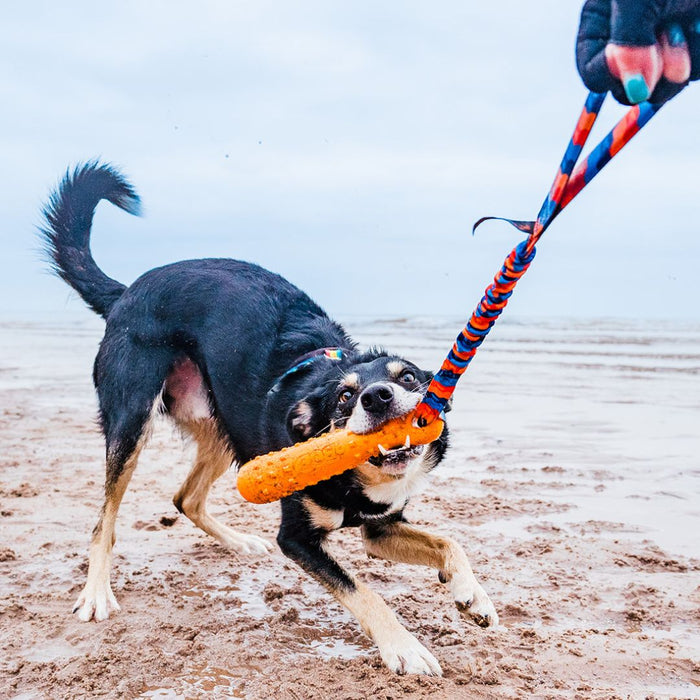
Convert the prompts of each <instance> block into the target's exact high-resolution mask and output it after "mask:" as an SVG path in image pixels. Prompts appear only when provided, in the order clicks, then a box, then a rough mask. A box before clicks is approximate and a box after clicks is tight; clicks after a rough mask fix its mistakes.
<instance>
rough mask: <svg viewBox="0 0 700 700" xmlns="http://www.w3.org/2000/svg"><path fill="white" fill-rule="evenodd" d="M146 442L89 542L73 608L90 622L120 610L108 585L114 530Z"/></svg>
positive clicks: (109, 495) (110, 494)
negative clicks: (84, 578)
mask: <svg viewBox="0 0 700 700" xmlns="http://www.w3.org/2000/svg"><path fill="white" fill-rule="evenodd" d="M147 434H148V430H145V431H144V435H147ZM145 441H146V440H145V437H142V439H141V440H140V441H139V443H138V445H137V446H136V449H135V450H134V452H133V453H132V455H131V456H130V457H129V459H128V460H127V461H126V463H125V464H124V467H123V469H122V472H121V474H120V475H119V478H118V479H117V481H116V482H115V483H114V484H113V485H112V487H111V488H108V489H107V490H106V493H105V501H104V505H103V506H102V511H101V512H100V518H99V520H98V522H97V525H96V526H95V529H94V530H93V534H92V540H91V542H90V556H89V562H88V574H87V581H86V582H85V586H84V587H83V590H82V591H81V593H80V595H79V596H78V600H77V602H76V604H75V608H74V612H77V613H78V617H79V618H80V619H81V620H83V621H84V622H88V621H89V620H90V619H92V617H93V616H94V618H95V619H96V620H105V619H107V618H108V617H109V613H110V611H111V610H119V604H118V603H117V600H116V598H115V597H114V594H113V593H112V588H111V586H110V582H109V579H110V571H111V569H112V548H113V547H114V543H115V542H116V537H115V535H114V528H115V523H116V521H117V512H118V511H119V505H120V504H121V502H122V498H123V497H124V493H125V492H126V488H127V486H128V485H129V481H130V480H131V476H132V474H133V473H134V469H136V463H137V462H138V457H139V453H140V452H141V448H142V447H143V444H144V443H145Z"/></svg>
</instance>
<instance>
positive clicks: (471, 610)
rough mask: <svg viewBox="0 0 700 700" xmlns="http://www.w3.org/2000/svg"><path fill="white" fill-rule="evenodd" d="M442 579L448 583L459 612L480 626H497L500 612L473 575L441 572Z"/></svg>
mask: <svg viewBox="0 0 700 700" xmlns="http://www.w3.org/2000/svg"><path fill="white" fill-rule="evenodd" d="M440 581H441V582H442V583H447V584H448V585H449V587H450V591H451V592H452V597H453V598H454V601H455V605H456V606H457V609H458V610H459V612H460V613H461V614H462V615H463V616H464V617H468V618H470V619H472V620H473V621H474V622H476V624H477V625H479V627H496V626H497V625H498V613H497V612H496V608H495V607H494V605H493V603H492V602H491V599H490V598H489V597H488V595H487V594H486V591H485V590H484V589H483V588H482V587H481V586H480V585H479V583H478V582H477V581H476V579H475V578H474V577H473V576H462V575H459V574H454V575H452V576H451V577H449V576H448V575H446V574H445V573H444V572H442V571H441V572H440Z"/></svg>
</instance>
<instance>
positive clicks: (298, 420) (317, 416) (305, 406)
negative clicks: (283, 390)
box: [287, 390, 327, 442]
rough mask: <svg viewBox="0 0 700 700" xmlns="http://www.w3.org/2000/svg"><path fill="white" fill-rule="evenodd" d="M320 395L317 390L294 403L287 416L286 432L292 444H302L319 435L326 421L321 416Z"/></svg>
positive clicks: (321, 397)
mask: <svg viewBox="0 0 700 700" xmlns="http://www.w3.org/2000/svg"><path fill="white" fill-rule="evenodd" d="M322 399H323V396H322V393H321V392H320V391H319V390H317V391H315V392H313V393H312V394H309V396H307V397H306V398H303V399H302V400H301V401H299V402H298V403H296V404H295V405H294V406H292V408H291V409H290V410H289V413H288V414H287V432H288V433H289V435H290V437H291V438H292V440H293V441H294V442H302V441H303V440H308V439H309V438H310V437H314V436H315V435H317V434H318V433H320V432H321V431H322V430H323V428H324V426H325V425H326V423H327V421H325V420H324V419H323V415H322V410H321V407H322Z"/></svg>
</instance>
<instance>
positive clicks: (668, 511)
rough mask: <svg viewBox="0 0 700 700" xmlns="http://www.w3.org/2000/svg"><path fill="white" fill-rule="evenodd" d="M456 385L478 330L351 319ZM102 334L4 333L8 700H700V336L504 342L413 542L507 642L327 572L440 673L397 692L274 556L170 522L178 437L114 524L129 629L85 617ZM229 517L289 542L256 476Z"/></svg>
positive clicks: (525, 330)
mask: <svg viewBox="0 0 700 700" xmlns="http://www.w3.org/2000/svg"><path fill="white" fill-rule="evenodd" d="M339 320H340V321H344V322H345V324H346V326H347V327H348V329H349V330H350V331H351V332H352V333H353V334H354V335H355V337H356V338H357V339H358V340H359V341H360V342H361V343H362V344H365V345H369V344H382V345H385V346H386V347H387V348H390V349H391V350H394V351H397V352H399V353H402V354H404V355H406V356H407V357H409V358H410V359H412V360H414V361H416V362H417V363H418V364H422V365H423V366H425V367H428V368H436V367H437V366H438V364H439V363H440V361H441V360H442V357H443V356H444V354H445V352H446V350H447V349H448V347H449V345H450V343H451V341H452V339H453V338H454V336H455V334H456V333H457V332H458V330H459V328H460V327H461V324H462V322H463V319H459V318H457V319H439V320H435V319H425V318H416V319H398V320H397V319H394V320H374V321H369V320H366V319H350V321H349V322H348V320H347V319H339ZM100 336H101V324H100V322H99V321H98V320H97V319H93V318H92V317H91V316H90V315H89V314H88V312H85V314H84V316H80V317H79V320H77V321H75V322H70V323H49V322H42V323H38V322H37V323H20V322H6V323H2V324H0V445H1V447H2V449H1V450H0V647H1V648H2V653H1V654H0V697H2V698H16V699H18V700H19V699H21V700H30V699H34V698H51V699H54V698H95V697H105V698H115V699H116V698H178V699H179V698H182V699H185V698H186V699H189V698H226V697H234V698H251V699H260V700H262V699H267V698H279V699H281V700H304V699H306V698H334V699H336V700H360V699H363V698H372V699H373V700H374V699H376V700H389V699H398V698H416V699H421V698H431V700H440V699H442V698H489V699H496V698H581V699H588V698H600V699H603V698H605V699H613V698H635V699H636V698H655V699H661V698H698V697H700V534H699V533H700V419H699V416H700V325H698V324H697V323H696V324H682V323H670V322H669V323H642V322H633V321H623V322H613V321H609V320H591V321H577V322H570V321H553V320H548V321H546V322H541V321H540V322H538V321H536V320H530V321H527V322H525V321H522V322H516V321H514V320H512V319H508V318H506V319H504V320H503V321H502V322H501V323H499V325H498V327H497V328H496V329H495V330H494V331H493V333H492V335H491V336H490V337H489V339H488V340H487V341H486V343H485V344H484V347H483V348H482V349H481V350H480V352H479V354H478V355H477V357H476V359H475V361H474V363H473V366H472V367H471V368H470V370H469V373H468V375H467V376H465V378H464V379H463V380H462V383H461V385H460V387H459V389H458V390H457V394H456V399H455V406H454V410H453V412H452V413H451V414H450V415H449V423H450V427H451V431H452V447H451V450H450V453H449V456H448V458H447V459H446V460H445V461H444V462H443V464H442V465H441V466H440V467H439V469H438V470H436V472H434V474H433V476H432V479H431V483H430V487H429V488H428V490H427V491H426V492H425V493H424V494H422V495H421V496H420V497H418V498H416V499H415V500H414V501H412V502H411V504H410V505H409V507H408V510H407V516H408V517H409V519H411V520H412V521H413V522H415V523H417V524H420V525H421V526H422V527H424V528H425V529H429V530H432V531H434V532H439V533H444V534H450V535H452V536H454V537H455V538H457V539H458V540H459V541H460V542H461V543H462V544H463V545H464V546H465V548H466V550H467V552H468V554H469V556H470V559H471V562H472V565H473V568H474V570H475V572H476V574H477V577H478V578H479V579H480V581H481V583H482V584H483V586H484V587H485V588H486V590H487V592H488V593H489V595H490V597H491V599H492V600H493V601H494V603H495V605H496V608H497V610H498V611H499V614H500V619H501V624H500V626H499V627H498V628H497V629H494V630H483V629H480V628H478V627H476V626H475V625H472V624H469V623H466V622H465V621H464V620H463V619H462V618H461V617H460V615H459V613H458V611H457V610H456V609H455V608H454V606H453V605H452V603H451V601H450V599H449V595H448V593H447V591H446V590H445V588H444V586H442V585H441V584H440V583H439V582H438V579H437V576H436V575H435V573H434V572H433V571H430V570H428V569H423V568H419V567H412V566H407V565H398V564H389V563H386V562H382V561H378V560H369V559H367V557H366V556H365V554H364V550H363V548H362V544H361V540H360V537H359V533H358V532H357V531H354V530H344V531H342V532H338V533H336V534H334V536H333V537H332V538H331V549H332V550H333V552H334V553H335V554H336V556H337V557H338V558H339V559H340V560H342V561H343V562H345V563H346V564H347V565H348V566H349V567H350V568H352V570H353V571H355V572H356V573H357V575H358V577H359V578H360V579H361V580H362V581H364V582H365V583H367V584H368V585H370V586H371V587H372V588H373V589H374V590H376V591H377V592H379V593H380V594H381V595H382V596H383V597H384V598H385V599H386V600H387V601H388V602H389V604H390V605H391V607H392V608H393V609H394V610H396V611H397V613H398V614H399V616H400V618H401V619H402V621H403V622H404V624H405V625H406V627H407V628H408V629H409V630H410V631H411V632H412V633H414V634H415V635H416V636H417V637H418V638H419V639H420V641H421V642H422V643H423V644H425V645H426V646H427V647H428V648H429V649H430V650H431V651H432V653H433V654H434V655H435V656H436V657H437V659H438V660H439V662H440V664H441V665H442V668H443V670H444V677H443V678H427V677H417V676H396V675H393V674H392V673H390V672H389V671H387V670H386V669H385V668H384V667H383V666H382V665H381V662H380V658H379V654H378V652H377V651H376V649H375V648H374V646H373V645H372V643H371V642H370V641H369V640H368V639H367V638H365V637H364V635H363V633H362V632H361V630H360V628H359V626H358V625H357V623H356V622H355V621H354V620H353V619H352V618H351V616H350V615H349V614H348V613H346V612H345V610H344V609H342V608H341V607H340V606H339V605H338V604H337V603H336V602H335V601H334V600H333V599H332V598H331V597H330V596H329V595H327V594H326V593H325V591H324V590H323V589H322V588H321V587H320V586H319V585H318V584H316V583H315V582H314V581H312V580H311V579H310V578H308V577H307V576H305V575H303V574H302V573H301V572H300V570H298V569H297V568H296V567H295V566H294V565H293V564H292V563H290V562H289V561H288V560H287V559H285V557H284V556H283V555H282V554H281V553H280V552H279V550H278V549H277V548H276V546H275V549H274V551H273V552H272V553H271V554H270V555H268V556H265V557H262V558H257V559H256V558H252V557H244V556H238V555H236V554H232V553H230V552H228V551H226V550H225V549H223V548H222V547H221V546H219V545H218V544H216V543H215V542H214V541H213V540H212V539H210V538H208V537H207V536H206V535H205V534H204V533H202V532H201V531H199V530H197V529H196V528H195V527H194V525H192V524H191V523H190V522H189V521H188V520H187V519H186V518H184V516H181V515H179V513H178V512H177V510H176V509H175V507H174V506H173V505H172V496H173V494H174V493H175V491H176V490H177V488H178V486H179V485H180V483H181V482H182V480H183V479H184V477H185V475H186V473H187V470H188V467H189V464H190V462H191V458H192V447H191V446H190V445H188V444H187V443H186V442H185V441H183V439H182V438H181V437H180V436H179V435H178V434H177V432H175V431H174V430H173V429H171V427H170V426H169V425H168V424H167V423H166V422H165V421H162V422H161V423H159V424H158V425H157V427H156V430H155V432H154V435H153V437H152V440H151V442H150V444H149V446H148V448H147V449H146V450H145V452H144V453H143V456H142V458H141V460H140V463H139V468H138V469H137V471H136V474H135V476H134V478H133V480H132V482H131V485H130V487H129V490H128V491H127V494H126V497H125V500H124V503H123V505H122V508H121V510H120V513H119V519H118V522H117V544H116V547H115V559H114V562H115V565H114V571H113V576H112V585H113V589H114V592H115V594H116V596H117V599H118V600H119V602H120V604H121V607H122V612H121V613H119V614H116V615H113V616H112V617H111V618H110V619H109V620H108V621H106V622H102V623H89V624H85V623H81V622H79V621H78V620H77V619H74V618H73V617H72V616H71V612H70V611H71V607H72V605H73V602H74V601H75V599H76V597H77V595H78V592H79V591H80V589H81V587H82V585H83V583H84V576H85V572H86V568H87V550H88V542H89V537H90V532H91V530H92V528H93V526H94V525H95V522H96V519H97V512H98V508H99V506H100V504H101V498H102V482H103V476H104V472H103V444H102V438H101V435H100V433H99V431H98V429H97V427H96V423H95V413H96V401H95V397H94V393H93V389H92V384H91V368H92V360H93V357H94V354H95V352H96V348H97V344H98V342H99V339H100ZM211 509H212V511H213V512H214V513H215V514H217V515H218V516H219V517H220V518H221V519H222V520H223V521H224V522H226V523H228V524H230V525H232V526H233V527H234V528H238V529H241V530H244V531H247V532H252V533H256V534H259V535H261V536H263V537H266V538H267V539H269V540H270V541H273V542H274V539H275V535H276V528H277V524H278V510H279V505H278V504H271V505H266V506H257V505H251V504H248V503H246V502H244V501H243V500H242V499H241V498H240V497H239V496H238V495H237V493H236V491H235V472H234V470H230V471H229V472H228V473H227V474H226V475H225V476H224V477H223V478H222V479H221V480H220V482H218V483H217V486H216V489H215V492H214V494H213V497H212V499H211Z"/></svg>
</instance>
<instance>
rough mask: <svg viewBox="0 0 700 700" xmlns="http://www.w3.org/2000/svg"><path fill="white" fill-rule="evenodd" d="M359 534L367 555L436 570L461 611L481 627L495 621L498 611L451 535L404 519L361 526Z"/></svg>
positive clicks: (490, 624) (492, 624)
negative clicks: (423, 529)
mask: <svg viewBox="0 0 700 700" xmlns="http://www.w3.org/2000/svg"><path fill="white" fill-rule="evenodd" d="M362 536H363V538H364V542H365V550H366V551H367V555H368V556H372V557H379V558H381V559H390V560H392V561H399V562H403V563H405V564H423V565H424V566H432V567H434V568H435V569H438V572H439V574H438V575H439V577H440V581H441V582H442V583H446V584H447V585H448V586H449V588H450V591H451V593H452V597H453V598H454V601H455V604H456V605H457V608H458V609H459V610H460V612H462V613H465V614H467V615H469V616H470V617H471V618H472V619H473V620H474V621H475V622H476V623H477V624H478V625H480V626H481V627H489V626H495V625H497V624H498V614H497V613H496V609H495V608H494V606H493V603H492V602H491V600H490V599H489V597H488V595H486V591H484V589H483V588H482V587H481V585H480V584H479V582H478V581H477V580H476V577H475V576H474V572H473V571H472V567H471V566H470V564H469V559H467V555H466V554H465V552H464V550H463V549H462V547H461V546H460V545H459V544H457V542H455V540H453V539H452V538H451V537H442V536H438V535H431V534H430V533H428V532H423V531H422V530H419V529H418V528H416V527H413V526H412V525H408V524H407V523H404V522H393V523H389V524H378V525H364V526H363V527H362Z"/></svg>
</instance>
